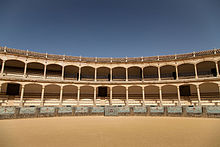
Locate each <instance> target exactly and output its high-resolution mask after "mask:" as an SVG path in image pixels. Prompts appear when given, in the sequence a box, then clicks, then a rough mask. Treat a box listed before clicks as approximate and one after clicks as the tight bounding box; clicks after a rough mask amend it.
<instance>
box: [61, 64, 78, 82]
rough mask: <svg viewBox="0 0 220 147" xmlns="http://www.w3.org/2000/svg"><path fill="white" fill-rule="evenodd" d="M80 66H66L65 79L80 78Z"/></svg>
mask: <svg viewBox="0 0 220 147" xmlns="http://www.w3.org/2000/svg"><path fill="white" fill-rule="evenodd" d="M78 78H79V67H77V66H73V65H68V66H65V67H64V79H65V80H78Z"/></svg>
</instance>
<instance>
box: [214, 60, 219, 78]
mask: <svg viewBox="0 0 220 147" xmlns="http://www.w3.org/2000/svg"><path fill="white" fill-rule="evenodd" d="M215 65H216V72H217V77H219V68H218V61H216V62H215Z"/></svg>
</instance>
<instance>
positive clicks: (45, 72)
mask: <svg viewBox="0 0 220 147" xmlns="http://www.w3.org/2000/svg"><path fill="white" fill-rule="evenodd" d="M46 74H47V65H46V64H45V65H44V79H46Z"/></svg>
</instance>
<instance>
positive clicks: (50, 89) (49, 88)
mask: <svg viewBox="0 0 220 147" xmlns="http://www.w3.org/2000/svg"><path fill="white" fill-rule="evenodd" d="M59 98H60V86H59V85H56V84H48V85H46V86H45V90H44V99H45V100H46V99H57V100H58V99H59Z"/></svg>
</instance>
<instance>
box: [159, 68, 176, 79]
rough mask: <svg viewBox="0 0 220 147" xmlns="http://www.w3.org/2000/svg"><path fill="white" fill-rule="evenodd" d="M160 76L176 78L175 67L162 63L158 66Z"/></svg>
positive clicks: (162, 77)
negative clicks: (162, 64)
mask: <svg viewBox="0 0 220 147" xmlns="http://www.w3.org/2000/svg"><path fill="white" fill-rule="evenodd" d="M160 77H161V79H164V80H173V79H174V80H175V79H176V68H175V66H173V65H164V66H162V67H160Z"/></svg>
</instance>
